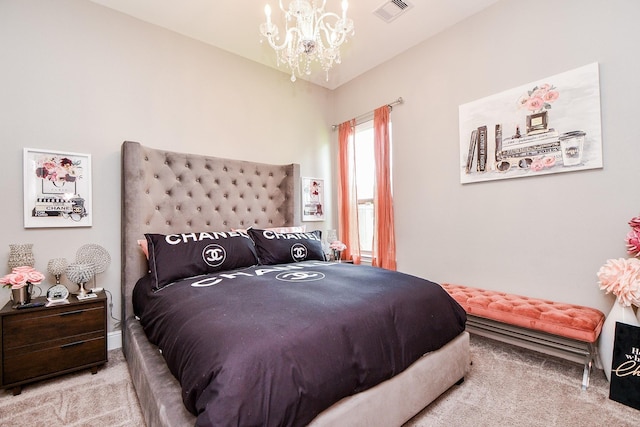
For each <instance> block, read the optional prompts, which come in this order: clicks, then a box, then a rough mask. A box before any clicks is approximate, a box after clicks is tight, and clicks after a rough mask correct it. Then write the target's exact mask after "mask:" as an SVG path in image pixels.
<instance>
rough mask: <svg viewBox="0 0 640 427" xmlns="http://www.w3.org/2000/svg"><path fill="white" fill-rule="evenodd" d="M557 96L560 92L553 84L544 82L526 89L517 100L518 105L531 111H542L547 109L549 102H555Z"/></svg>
mask: <svg viewBox="0 0 640 427" xmlns="http://www.w3.org/2000/svg"><path fill="white" fill-rule="evenodd" d="M558 97H560V92H558V91H557V90H556V88H555V86H552V85H550V84H548V83H545V84H543V85H541V86H536V87H534V88H533V89H531V90H530V91H527V94H526V95H523V96H521V97H520V99H519V100H518V105H519V106H520V107H521V108H526V109H527V110H529V111H531V112H533V113H535V112H542V111H544V110H549V109H550V108H551V103H552V102H555V100H556V99H558Z"/></svg>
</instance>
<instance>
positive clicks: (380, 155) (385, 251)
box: [372, 105, 396, 270]
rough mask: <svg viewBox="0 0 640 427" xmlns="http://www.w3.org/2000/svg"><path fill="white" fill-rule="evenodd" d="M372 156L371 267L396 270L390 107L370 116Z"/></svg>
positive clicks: (377, 110) (381, 108) (385, 107)
mask: <svg viewBox="0 0 640 427" xmlns="http://www.w3.org/2000/svg"><path fill="white" fill-rule="evenodd" d="M373 143H374V153H375V162H376V165H375V166H376V167H375V174H376V179H375V192H374V196H373V206H374V218H375V220H374V222H375V225H374V232H373V259H372V265H374V266H377V267H382V268H386V269H389V270H395V269H396V239H395V227H394V216H393V194H392V188H391V143H390V141H389V106H388V105H385V106H383V107H380V108H378V109H376V110H375V111H374V112H373Z"/></svg>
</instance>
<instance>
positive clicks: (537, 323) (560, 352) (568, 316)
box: [442, 284, 604, 389]
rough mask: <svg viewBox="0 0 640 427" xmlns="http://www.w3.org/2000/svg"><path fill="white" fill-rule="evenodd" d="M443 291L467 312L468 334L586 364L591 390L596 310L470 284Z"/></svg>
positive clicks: (598, 325)
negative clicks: (475, 334)
mask: <svg viewBox="0 0 640 427" xmlns="http://www.w3.org/2000/svg"><path fill="white" fill-rule="evenodd" d="M442 287H443V288H444V289H445V290H446V291H447V292H448V293H449V294H450V295H451V296H452V297H453V298H454V299H455V300H456V301H457V302H458V303H459V304H460V305H461V306H462V307H463V308H464V309H465V311H466V312H467V317H468V319H467V328H468V329H469V330H470V331H471V332H475V333H477V334H478V335H484V336H488V337H490V338H495V339H499V340H501V341H506V342H510V343H513V344H519V345H522V346H524V347H527V348H530V349H532V350H538V351H541V348H544V349H545V352H546V353H549V354H552V355H555V356H559V357H564V358H567V359H569V360H575V361H579V362H582V361H584V364H585V366H584V373H583V376H582V388H583V389H586V388H587V387H588V386H589V376H590V373H591V366H592V364H593V362H594V361H595V358H596V345H595V343H596V341H597V340H598V336H599V335H600V331H601V330H602V325H603V323H604V314H603V313H602V312H601V311H600V310H596V309H594V308H590V307H584V306H580V305H574V304H564V303H559V302H554V301H548V300H542V299H537V298H529V297H525V296H520V295H512V294H508V293H505V292H497V291H490V290H485V289H479V288H472V287H468V286H461V285H452V284H443V285H442ZM541 346H542V347H541ZM576 357H580V358H579V359H576Z"/></svg>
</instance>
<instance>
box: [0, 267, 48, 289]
mask: <svg viewBox="0 0 640 427" xmlns="http://www.w3.org/2000/svg"><path fill="white" fill-rule="evenodd" d="M43 280H44V274H42V273H40V272H39V271H36V269H35V268H33V267H29V266H26V265H25V266H22V267H15V268H14V269H13V270H11V273H9V274H7V275H6V276H4V277H3V278H2V279H0V283H2V284H3V287H5V288H9V287H10V288H11V289H20V288H23V287H25V286H27V284H32V285H39V284H40V283H41V282H42V281H43Z"/></svg>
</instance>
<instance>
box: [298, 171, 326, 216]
mask: <svg viewBox="0 0 640 427" xmlns="http://www.w3.org/2000/svg"><path fill="white" fill-rule="evenodd" d="M302 220H303V221H324V180H322V179H319V178H302Z"/></svg>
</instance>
